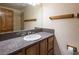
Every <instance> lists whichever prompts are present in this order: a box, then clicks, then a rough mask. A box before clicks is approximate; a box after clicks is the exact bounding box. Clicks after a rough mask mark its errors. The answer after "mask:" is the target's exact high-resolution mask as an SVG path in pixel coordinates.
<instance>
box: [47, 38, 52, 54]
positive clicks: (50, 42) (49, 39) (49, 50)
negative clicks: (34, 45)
mask: <svg viewBox="0 0 79 59" xmlns="http://www.w3.org/2000/svg"><path fill="white" fill-rule="evenodd" d="M47 45H48V54H49V55H51V54H54V37H49V38H48V44H47Z"/></svg>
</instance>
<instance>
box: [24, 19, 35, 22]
mask: <svg viewBox="0 0 79 59" xmlns="http://www.w3.org/2000/svg"><path fill="white" fill-rule="evenodd" d="M28 21H36V19H27V20H24V22H28Z"/></svg>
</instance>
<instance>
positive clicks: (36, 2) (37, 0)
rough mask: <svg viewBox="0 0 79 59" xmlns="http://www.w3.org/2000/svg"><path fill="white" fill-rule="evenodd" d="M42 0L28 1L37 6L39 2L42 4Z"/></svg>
mask: <svg viewBox="0 0 79 59" xmlns="http://www.w3.org/2000/svg"><path fill="white" fill-rule="evenodd" d="M40 2H41V0H31V1H30V0H29V1H28V2H27V3H28V4H30V5H32V6H36V5H38V4H40Z"/></svg>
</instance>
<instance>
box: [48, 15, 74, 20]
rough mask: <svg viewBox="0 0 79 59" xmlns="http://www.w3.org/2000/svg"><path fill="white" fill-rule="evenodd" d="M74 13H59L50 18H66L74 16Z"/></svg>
mask: <svg viewBox="0 0 79 59" xmlns="http://www.w3.org/2000/svg"><path fill="white" fill-rule="evenodd" d="M73 17H74V14H64V15H57V16H50V17H49V19H51V20H53V19H66V18H73Z"/></svg>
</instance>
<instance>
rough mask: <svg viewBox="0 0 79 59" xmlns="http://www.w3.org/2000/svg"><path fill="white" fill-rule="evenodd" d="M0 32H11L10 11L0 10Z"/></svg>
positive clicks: (11, 18) (11, 17)
mask: <svg viewBox="0 0 79 59" xmlns="http://www.w3.org/2000/svg"><path fill="white" fill-rule="evenodd" d="M0 12H1V15H0V19H1V32H8V31H12V30H13V12H12V11H11V10H8V9H5V8H0Z"/></svg>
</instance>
